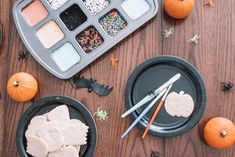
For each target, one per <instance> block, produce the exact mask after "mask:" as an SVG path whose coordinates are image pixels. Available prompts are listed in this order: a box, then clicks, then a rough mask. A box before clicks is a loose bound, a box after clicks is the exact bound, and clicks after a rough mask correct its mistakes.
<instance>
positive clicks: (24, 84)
mask: <svg viewBox="0 0 235 157" xmlns="http://www.w3.org/2000/svg"><path fill="white" fill-rule="evenodd" d="M37 91H38V83H37V81H36V80H35V78H34V77H33V76H32V75H30V74H27V73H24V72H20V73H16V74H15V75H13V76H12V77H11V78H10V79H9V81H8V83H7V93H8V94H9V96H10V97H11V98H12V99H13V100H15V101H19V102H26V101H29V100H31V99H32V98H33V97H34V96H35V95H36V93H37Z"/></svg>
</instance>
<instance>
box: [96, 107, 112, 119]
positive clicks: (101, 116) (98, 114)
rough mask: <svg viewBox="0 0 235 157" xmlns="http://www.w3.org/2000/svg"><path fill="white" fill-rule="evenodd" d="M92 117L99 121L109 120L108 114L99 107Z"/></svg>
mask: <svg viewBox="0 0 235 157" xmlns="http://www.w3.org/2000/svg"><path fill="white" fill-rule="evenodd" d="M94 116H96V119H97V120H100V121H107V120H108V118H109V117H108V113H107V112H106V110H103V109H101V108H100V107H99V108H98V110H97V111H96V112H95V114H94Z"/></svg>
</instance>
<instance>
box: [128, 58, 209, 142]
mask: <svg viewBox="0 0 235 157" xmlns="http://www.w3.org/2000/svg"><path fill="white" fill-rule="evenodd" d="M177 73H181V75H182V76H181V78H180V79H179V80H178V81H177V82H175V83H174V84H173V87H172V89H171V91H170V92H172V91H175V92H177V93H179V92H180V91H184V92H185V93H187V94H190V95H191V96H192V98H193V100H194V103H195V108H194V112H193V113H192V115H191V116H190V117H188V118H178V117H173V116H170V115H169V114H167V112H166V111H165V107H164V106H162V108H161V110H160V112H159V114H158V116H157V117H156V118H155V121H154V123H153V124H152V126H151V127H150V130H149V132H150V133H152V134H153V135H156V136H161V137H172V136H177V135H180V134H183V133H185V132H187V131H188V130H190V129H191V128H193V127H194V126H195V125H196V124H197V123H198V121H199V120H200V118H201V116H202V115H203V113H204V110H205V106H206V89H205V86H204V83H203V80H202V78H201V76H200V75H199V73H198V72H197V70H196V69H195V68H194V67H193V66H192V65H191V64H190V63H189V62H187V61H185V60H183V59H180V58H178V57H174V56H159V57H156V58H152V59H150V60H148V61H146V62H144V63H143V64H141V65H139V66H138V67H137V68H136V70H135V71H134V72H133V73H132V75H131V76H130V78H129V80H128V82H127V86H126V95H125V96H126V97H125V102H126V107H127V109H129V108H131V107H132V106H134V105H135V104H136V103H137V102H139V101H140V100H141V99H143V98H144V97H145V96H146V95H147V94H148V93H149V92H151V91H152V90H154V89H156V88H158V87H159V86H160V85H162V84H163V83H165V82H166V81H168V80H169V79H170V78H171V77H173V76H174V75H175V74H177ZM150 102H151V101H150ZM148 104H149V103H147V104H145V105H143V106H142V107H141V108H139V109H138V110H136V111H135V112H133V113H132V114H131V117H132V120H135V119H136V118H137V117H138V116H139V115H140V113H141V112H142V111H143V110H144V109H145V108H146V106H147V105H148ZM157 104H158V103H156V104H155V106H154V107H153V108H152V109H151V110H150V111H149V112H148V113H147V114H146V115H145V116H144V117H143V118H142V119H141V121H140V122H139V125H138V126H139V127H140V128H143V129H144V128H146V126H147V124H148V122H149V120H150V119H151V117H152V115H153V113H154V111H155V109H156V106H157Z"/></svg>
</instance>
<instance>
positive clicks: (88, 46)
mask: <svg viewBox="0 0 235 157" xmlns="http://www.w3.org/2000/svg"><path fill="white" fill-rule="evenodd" d="M77 41H78V43H79V44H80V46H81V47H82V49H83V50H84V51H85V52H86V53H90V52H92V51H93V50H95V49H96V48H98V47H99V46H100V45H101V44H102V43H103V41H104V40H103V38H102V37H101V35H100V34H99V32H98V31H97V30H96V29H95V27H93V26H90V27H88V28H87V29H85V30H84V31H83V32H81V33H80V34H79V35H78V36H77Z"/></svg>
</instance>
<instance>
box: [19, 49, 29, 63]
mask: <svg viewBox="0 0 235 157" xmlns="http://www.w3.org/2000/svg"><path fill="white" fill-rule="evenodd" d="M28 55H29V53H28V52H27V51H26V52H25V51H21V52H20V53H19V55H18V60H19V61H24V62H25V61H26V60H27V58H28Z"/></svg>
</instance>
